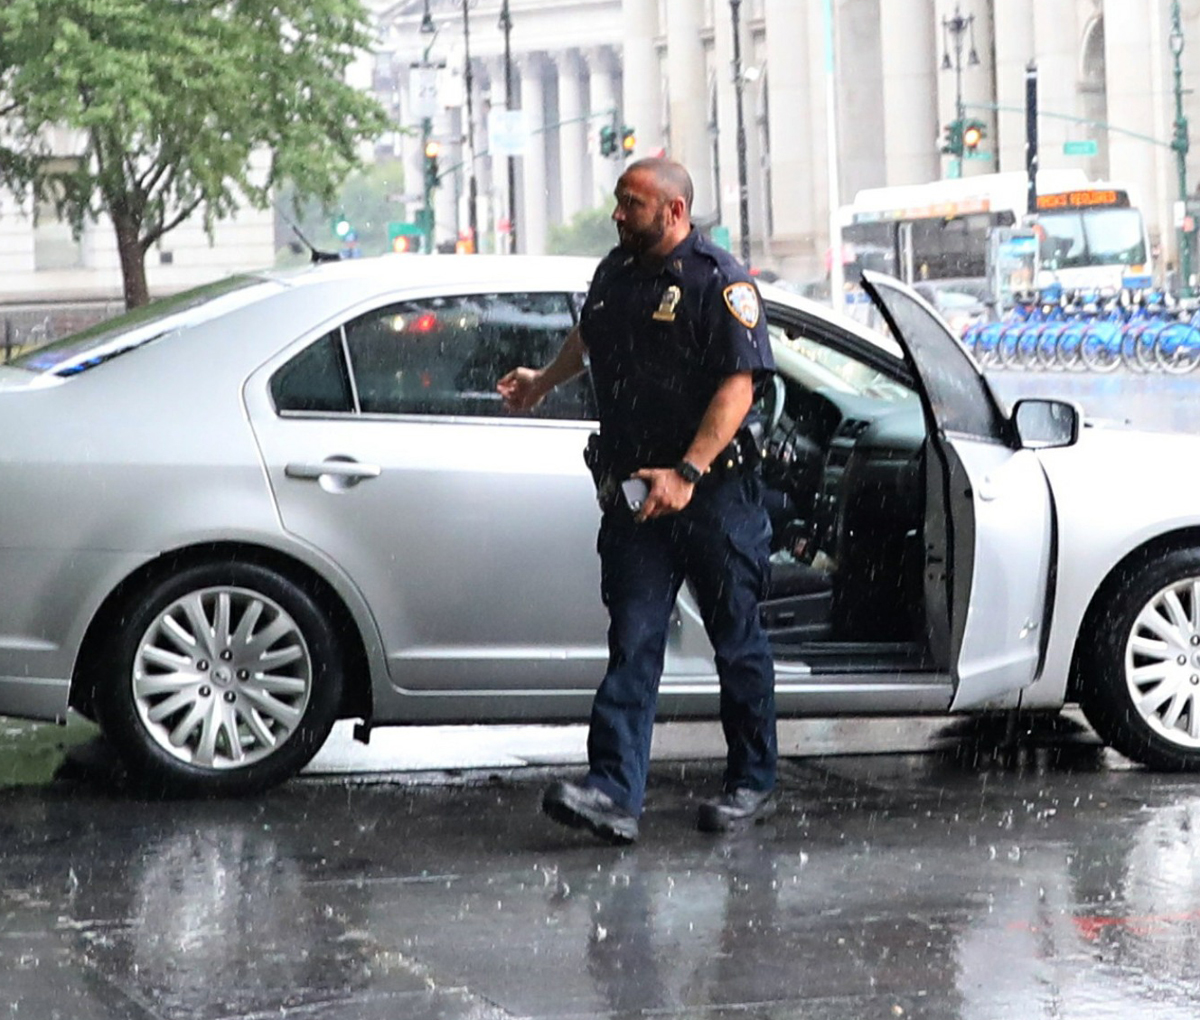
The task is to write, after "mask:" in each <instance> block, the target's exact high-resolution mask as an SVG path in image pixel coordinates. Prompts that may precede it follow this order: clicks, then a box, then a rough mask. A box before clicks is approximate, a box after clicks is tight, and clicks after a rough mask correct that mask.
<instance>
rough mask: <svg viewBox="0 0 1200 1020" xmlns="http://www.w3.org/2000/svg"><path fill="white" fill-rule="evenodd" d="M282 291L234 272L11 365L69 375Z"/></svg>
mask: <svg viewBox="0 0 1200 1020" xmlns="http://www.w3.org/2000/svg"><path fill="white" fill-rule="evenodd" d="M279 289H280V285H279V284H278V283H273V282H271V281H267V280H263V279H260V278H258V277H254V276H231V277H227V278H226V279H223V280H217V281H215V282H214V283H208V284H205V285H204V286H203V287H196V288H195V289H193V290H189V291H184V292H183V293H182V294H175V295H173V296H171V297H168V298H163V299H161V300H159V301H152V302H151V303H150V304H148V305H143V306H142V307H141V308H135V309H134V310H133V311H131V312H126V313H125V314H124V315H118V316H117V317H116V318H115V319H106V320H105V321H104V322H99V323H97V324H96V325H95V326H91V327H89V328H88V329H85V330H83V331H82V332H79V333H72V334H71V335H70V336H66V337H63V338H62V339H61V340H55V341H53V342H52V343H48V344H45V345H44V346H42V347H38V348H36V349H34V350H32V351H27V352H26V353H24V354H21V355H18V356H17V357H15V358H13V359H12V361H10V362H9V363H8V366H7V367H10V368H22V369H25V370H26V371H27V372H35V373H38V374H45V375H56V376H70V375H78V374H79V373H80V372H86V371H87V370H88V369H90V368H95V367H96V366H97V365H102V364H103V363H104V362H106V361H111V360H112V359H113V358H116V357H119V356H120V355H122V354H127V353H128V352H129V351H133V350H137V348H139V347H143V346H145V345H146V344H148V343H151V342H153V341H155V340H160V339H162V338H163V337H165V336H168V335H170V334H173V333H179V332H181V331H183V330H185V329H189V328H191V327H193V326H198V325H200V324H201V323H203V322H208V321H210V320H211V319H215V318H218V317H219V316H222V315H226V314H228V313H229V312H232V311H235V310H236V309H238V308H242V307H244V306H245V305H248V304H251V303H252V302H254V301H257V300H259V299H260V298H262V297H264V296H266V295H267V294H270V293H273V292H275V291H277V290H279Z"/></svg>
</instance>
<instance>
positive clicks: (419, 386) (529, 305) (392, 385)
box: [345, 293, 594, 419]
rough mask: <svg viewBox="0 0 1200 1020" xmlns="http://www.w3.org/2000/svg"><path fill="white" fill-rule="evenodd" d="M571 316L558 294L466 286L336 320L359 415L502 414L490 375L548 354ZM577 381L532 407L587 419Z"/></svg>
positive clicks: (540, 361)
mask: <svg viewBox="0 0 1200 1020" xmlns="http://www.w3.org/2000/svg"><path fill="white" fill-rule="evenodd" d="M573 324H574V317H573V315H572V313H571V308H570V304H569V302H568V297H567V295H566V294H546V293H540V294H539V293H531V294H525V293H522V294H470V295H457V296H453V297H439V298H426V299H422V300H417V301H405V302H401V303H397V304H393V305H388V306H386V307H384V308H380V309H376V310H373V311H371V312H368V313H367V314H365V315H361V316H359V317H358V318H357V319H354V320H352V321H351V322H348V323H347V324H346V326H345V335H346V348H347V350H348V352H349V356H350V365H351V370H352V373H353V378H354V385H355V388H356V390H357V393H358V400H359V407H360V409H361V411H362V412H363V413H364V414H421V415H430V414H432V415H442V416H467V417H488V416H500V415H503V414H506V412H505V410H504V406H503V403H502V401H501V399H500V395H499V394H498V393H497V392H496V382H497V380H499V378H500V377H501V376H502V375H504V373H505V372H507V371H509V369H512V368H515V367H517V366H519V365H528V366H531V367H539V366H542V365H545V364H547V363H548V362H549V361H551V360H552V359H553V358H554V355H555V354H556V353H557V352H558V349H559V347H560V346H561V345H562V342H563V340H564V338H565V337H566V335H567V332H568V331H569V330H570V329H571V327H572V325H573ZM590 405H591V401H590V394H589V391H588V389H587V384H586V380H584V379H577V380H575V381H574V382H572V383H570V384H567V385H565V386H560V387H558V389H557V390H556V391H555V392H554V393H552V394H551V395H550V396H549V397H548V398H547V399H546V400H545V401H544V402H543V404H542V405H541V406H540V407H539V408H538V409H537V410H536V411H535V412H533V414H534V416H536V417H542V418H568V419H588V418H592V417H594V414H593V413H592V412H591V406H590Z"/></svg>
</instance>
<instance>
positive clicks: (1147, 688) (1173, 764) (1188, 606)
mask: <svg viewBox="0 0 1200 1020" xmlns="http://www.w3.org/2000/svg"><path fill="white" fill-rule="evenodd" d="M1101 598H1102V599H1103V600H1104V601H1103V603H1102V604H1100V605H1099V606H1098V607H1097V609H1096V611H1093V612H1092V613H1090V614H1089V621H1090V629H1089V630H1088V631H1087V632H1085V633H1084V634H1083V636H1082V640H1084V641H1087V642H1088V644H1087V646H1086V647H1085V648H1084V650H1083V654H1082V656H1081V666H1082V670H1083V671H1082V676H1081V697H1080V701H1081V704H1082V707H1083V710H1084V712H1085V714H1086V715H1087V717H1088V721H1089V722H1091V724H1092V725H1093V726H1094V727H1095V728H1096V731H1097V732H1098V733H1099V734H1100V736H1101V737H1102V738H1103V739H1104V740H1105V741H1106V742H1107V743H1109V744H1111V745H1112V746H1113V747H1114V748H1116V749H1117V750H1118V751H1120V752H1121V753H1122V754H1124V755H1126V756H1127V757H1129V758H1132V759H1134V760H1135V761H1139V762H1142V763H1143V764H1145V765H1148V766H1150V767H1151V768H1155V769H1162V770H1164V771H1176V772H1177V771H1197V770H1200V550H1197V549H1177V550H1174V551H1170V552H1165V553H1155V554H1147V555H1145V556H1143V557H1140V558H1138V559H1135V560H1131V561H1130V562H1129V563H1128V564H1126V565H1124V566H1122V567H1121V568H1119V570H1118V572H1117V574H1116V575H1114V577H1113V578H1112V580H1111V581H1110V583H1109V584H1107V585H1106V586H1105V589H1104V593H1103V594H1102V595H1101Z"/></svg>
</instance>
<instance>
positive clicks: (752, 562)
mask: <svg viewBox="0 0 1200 1020" xmlns="http://www.w3.org/2000/svg"><path fill="white" fill-rule="evenodd" d="M691 203H692V182H691V178H690V177H689V176H688V173H687V171H686V170H685V169H684V167H682V166H681V165H680V164H678V163H675V162H673V161H671V160H666V159H644V160H639V161H638V162H636V163H633V164H632V165H630V166H629V167H628V169H626V171H625V172H624V174H622V176H621V179H620V180H619V181H618V183H617V188H616V208H615V209H614V211H613V214H612V218H613V220H614V221H615V223H616V226H617V234H618V238H619V241H620V244H619V246H618V247H617V248H615V249H613V251H612V252H610V253H609V255H608V256H607V257H606V258H605V259H604V260H603V261H602V262H601V263H600V265H599V267H598V268H597V270H596V274H595V277H594V279H593V281H592V285H591V289H590V290H589V292H588V296H587V300H586V302H585V303H584V307H583V312H582V315H581V317H580V323H579V326H578V327H577V328H576V329H574V330H572V331H571V333H570V334H569V336H568V337H567V339H566V341H565V343H564V344H563V347H562V349H561V350H560V352H559V353H558V355H557V356H556V357H555V359H554V360H553V361H552V362H551V363H550V364H549V365H547V366H546V367H544V368H542V369H530V368H518V369H514V370H513V371H511V372H509V373H508V374H507V375H506V376H504V378H503V379H501V380H500V382H499V384H498V386H497V389H498V390H499V392H500V393H501V395H502V396H503V397H504V399H505V401H506V403H507V405H508V406H509V407H510V408H512V409H514V410H525V409H529V408H532V407H534V406H536V405H537V404H538V403H539V402H540V401H541V399H542V398H543V397H544V396H545V395H546V393H548V392H549V391H550V390H552V389H553V388H554V387H555V386H557V385H558V384H560V383H562V382H565V381H566V380H568V379H571V378H574V377H575V376H576V375H578V374H579V373H580V372H582V371H583V370H584V367H585V364H588V365H590V370H591V373H592V378H593V382H594V384H595V392H596V400H597V404H598V410H599V418H600V433H599V443H598V446H597V447H596V448H595V449H594V451H593V452H594V462H593V473H594V474H595V475H596V478H597V484H598V490H599V497H600V502H601V507H602V509H603V518H602V521H601V525H600V535H599V539H598V543H597V546H598V550H599V553H600V567H601V594H602V597H603V599H604V603H605V605H606V606H607V608H608V611H609V618H610V625H609V636H608V642H609V662H608V670H607V672H606V674H605V676H604V679H603V681H602V682H601V684H600V687H599V690H598V691H597V693H596V697H595V700H594V702H593V706H592V714H591V725H590V728H589V732H588V765H589V769H588V774H587V778H586V779H585V780H584V782H583V783H582V784H576V783H570V782H565V781H559V782H556V783H554V784H553V785H552V786H551V787H550V788H549V789H548V790H547V791H546V793H545V796H544V798H543V802H542V807H543V810H544V811H545V812H546V814H548V815H549V816H550V817H551V818H553V819H554V820H555V821H558V822H561V823H563V824H566V825H571V826H575V827H581V828H587V829H590V830H591V831H592V832H594V833H595V834H596V835H598V836H600V837H601V838H603V839H606V840H608V841H610V842H613V843H631V842H633V841H634V840H636V839H637V834H638V822H637V820H638V817H639V815H640V814H641V811H642V802H643V797H644V794H645V786H646V772H647V768H648V765H649V759H650V736H651V730H652V727H653V723H654V715H655V704H656V698H657V693H658V683H659V679H660V677H661V674H662V668H663V655H664V652H665V649H666V642H667V633H668V627H669V622H670V619H671V614H672V610H673V607H674V605H675V598H676V595H677V594H678V592H679V588H680V585H681V584H682V583H683V581H684V580H685V579H688V580H690V581H691V583H692V587H693V590H694V592H695V595H696V600H697V603H698V605H699V608H700V612H701V614H702V617H703V620H704V626H705V628H706V630H707V632H708V635H709V638H710V640H711V642H712V645H713V649H714V651H715V653H716V666H717V672H718V674H719V677H720V711H721V723H722V726H723V729H724V733H725V739H726V743H727V747H728V753H727V758H726V766H725V774H724V784H723V785H724V788H723V792H722V794H721V795H720V796H719V797H716V798H714V799H711V800H706V801H704V802H703V803H702V804H701V806H700V813H699V827H700V828H701V829H703V830H707V831H724V830H727V829H730V828H735V827H740V826H742V825H745V824H747V823H749V822H752V821H757V820H760V819H762V818H765V817H766V816H767V815H769V814H770V813H771V812H772V811H773V810H774V806H775V805H774V799H773V795H772V791H773V790H774V786H775V760H776V737H775V696H774V669H773V664H772V659H771V652H770V647H769V644H768V641H767V637H766V635H765V633H764V632H763V629H762V627H761V625H760V623H759V616H758V602H759V599H760V598H761V597H762V596H763V594H765V586H766V582H767V571H768V565H767V557H768V554H769V551H770V548H769V547H770V524H769V522H768V518H767V515H766V512H765V511H764V509H763V507H762V501H761V488H760V481H759V476H758V473H757V471H756V470H755V467H756V461H757V452H756V451H755V450H754V449H752V448H751V446H752V444H751V443H750V442H749V441H748V436H747V429H746V422H747V419H748V416H749V414H750V411H751V405H752V404H753V401H754V393H755V387H756V383H758V382H759V381H760V380H761V379H762V378H763V377H765V376H766V375H767V374H768V373H769V372H770V371H771V370H772V369H773V368H774V361H773V359H772V355H771V350H770V346H769V342H768V339H767V331H766V322H765V319H764V316H763V313H762V308H761V305H760V302H759V296H758V292H757V290H756V288H755V286H754V284H753V283H752V282H751V281H750V279H749V277H748V276H747V274H746V271H745V269H744V268H743V267H742V266H741V265H740V264H739V263H738V262H737V261H736V260H735V259H734V258H733V257H732V256H731V255H729V254H728V253H727V252H726V251H724V250H723V249H721V248H718V247H716V246H715V245H713V244H711V243H710V242H709V241H707V240H706V239H705V238H703V237H702V236H701V235H700V234H698V233H697V232H696V231H695V230H694V229H693V228H692V226H691ZM628 478H638V479H642V480H643V481H644V482H645V483H646V485H647V487H648V491H647V493H646V495H645V498H644V501H643V502H642V503H641V505H640V507H638V508H637V509H636V510H631V509H630V507H629V505H627V503H626V502H625V501H623V500H622V498H621V485H620V483H621V482H622V481H624V480H626V479H628Z"/></svg>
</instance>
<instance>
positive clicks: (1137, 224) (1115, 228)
mask: <svg viewBox="0 0 1200 1020" xmlns="http://www.w3.org/2000/svg"><path fill="white" fill-rule="evenodd" d="M1038 224H1039V226H1041V228H1042V230H1043V231H1045V238H1044V240H1043V241H1042V245H1041V258H1042V265H1043V266H1044V267H1045V268H1047V269H1070V268H1073V267H1076V266H1104V265H1114V264H1120V265H1127V266H1130V265H1143V264H1144V263H1145V262H1146V260H1147V256H1146V243H1145V239H1144V235H1143V231H1142V214H1141V213H1140V212H1138V210H1137V209H1072V210H1063V211H1062V212H1049V213H1047V212H1043V213H1042V214H1041V215H1039V216H1038Z"/></svg>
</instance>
